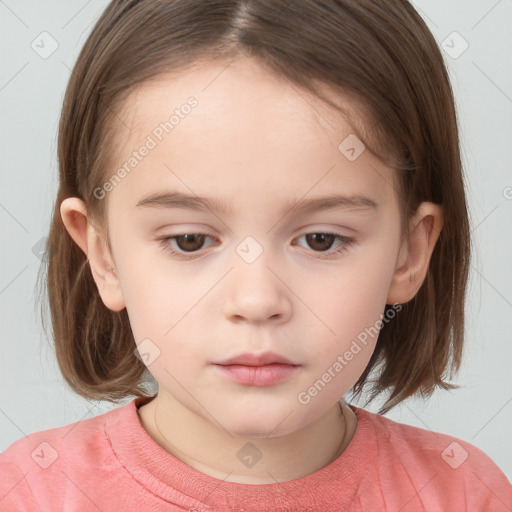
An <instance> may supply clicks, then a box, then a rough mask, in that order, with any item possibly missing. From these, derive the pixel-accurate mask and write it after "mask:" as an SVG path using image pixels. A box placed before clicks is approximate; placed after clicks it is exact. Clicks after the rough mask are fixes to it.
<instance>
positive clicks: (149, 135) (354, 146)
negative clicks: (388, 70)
mask: <svg viewBox="0 0 512 512" xmlns="http://www.w3.org/2000/svg"><path fill="white" fill-rule="evenodd" d="M336 101H337V102H338V103H340V104H341V105H342V107H343V109H344V110H345V111H348V112H349V113H350V114H352V115H353V117H354V119H357V118H359V119H362V117H361V116H360V115H359V111H358V109H357V107H356V105H355V104H354V103H352V102H351V101H350V100H349V99H348V98H347V97H337V98H336ZM191 105H193V106H191ZM117 115H118V117H119V118H120V120H121V121H122V123H123V126H122V127H120V129H119V130H118V132H117V133H118V142H119V144H118V151H117V153H118V154H117V165H119V166H121V165H122V164H123V163H124V162H127V160H128V159H129V158H130V155H132V154H133V152H134V151H136V150H137V148H140V147H141V146H142V145H145V144H146V142H147V141H149V140H151V146H152V148H151V151H149V152H148V153H149V154H148V155H147V156H145V157H144V158H143V159H142V160H141V161H140V162H139V163H137V167H136V169H135V171H136V172H131V173H130V176H129V180H128V179H127V180H126V181H130V182H131V186H126V187H124V185H123V188H126V189H127V192H133V195H134V197H133V200H135V195H137V194H138V195H139V196H140V193H141V192H142V191H146V192H149V191H153V192H154V191H156V190H157V189H159V188H162V187H163V186H164V185H171V182H172V181H174V182H176V180H177V178H179V177H180V176H181V177H182V178H183V179H184V180H185V181H186V182H185V183H181V185H180V184H179V183H177V184H178V185H179V186H183V185H185V186H186V185H187V184H188V185H189V188H190V187H192V188H193V190H194V191H197V193H199V191H201V192H203V191H205V190H206V189H208V188H211V187H212V186H219V185H222V186H221V187H220V188H219V190H220V189H222V190H223V191H224V193H225V198H226V199H228V200H229V199H230V197H231V198H233V196H236V195H237V193H238V195H240V193H242V190H251V191H252V192H253V193H255V192H256V191H257V190H260V189H261V187H262V186H263V188H266V189H267V190H268V189H269V188H272V189H274V190H277V189H279V190H280V191H282V192H283V193H285V192H286V193H289V195H294V194H295V195H296V196H302V195H303V194H304V193H306V192H307V189H308V188H310V189H311V188H313V187H315V188H317V189H319V191H320V189H322V188H323V189H324V190H323V191H324V192H327V191H328V190H327V189H329V188H332V187H334V188H336V187H339V186H340V185H343V188H344V189H345V190H344V191H346V192H347V193H354V194H357V193H359V192H361V190H357V189H358V188H359V189H361V188H364V189H366V192H372V191H373V193H375V194H376V195H378V196H382V195H383V194H384V195H387V196H390V197H391V196H392V195H393V192H394V190H396V187H395V186H393V182H394V176H393V175H392V171H391V170H390V169H388V168H387V167H385V166H384V164H382V163H381V162H380V161H379V160H378V159H377V158H376V157H374V156H373V155H372V154H371V153H370V152H369V151H366V150H364V149H365V148H364V145H363V144H362V143H361V142H360V141H359V140H358V139H357V138H356V136H355V135H354V134H353V129H352V127H351V126H350V124H349V123H348V122H347V121H346V120H345V119H344V117H343V116H342V115H341V113H340V112H339V111H338V110H336V109H334V108H333V107H331V106H329V105H327V104H326V103H324V102H323V101H322V100H321V99H319V98H317V97H316V96H314V95H313V94H312V93H310V92H307V91H304V90H303V89H300V88H298V87H297V86H296V85H294V84H292V83H290V82H289V81H287V80H285V79H283V78H281V77H278V76H277V75H275V74H273V73H271V72H269V71H268V70H267V69H265V68H263V67H262V66H261V65H260V64H258V63H257V62H256V61H253V60H251V59H247V58H240V59H236V60H234V61H226V62H223V61H220V62H201V63H199V62H198V63H196V65H194V66H193V67H191V68H188V69H186V70H184V71H181V72H178V73H173V74H163V75H159V76H157V77H156V78H155V79H153V80H152V81H150V82H147V83H144V84H143V85H142V86H139V87H138V88H137V89H136V90H134V91H133V92H132V94H131V95H130V96H129V97H128V98H127V100H126V101H125V102H124V104H123V107H122V108H121V109H120V110H119V111H118V112H117ZM354 150H355V151H354ZM347 151H348V153H347ZM360 151H362V153H361V156H359V157H358V158H355V159H354V158H353V157H354V152H355V153H356V154H355V156H356V157H357V154H358V153H359V152H360ZM113 170H115V169H112V170H110V172H112V171H113ZM333 170H334V172H331V171H333ZM170 171H171V172H170ZM171 175H172V176H171ZM171 178H172V179H171ZM182 181H183V180H182ZM175 184H176V183H175ZM383 185H384V186H383ZM200 189H202V190H200ZM189 192H190V190H189ZM116 193H117V190H116Z"/></svg>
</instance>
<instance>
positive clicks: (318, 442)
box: [139, 393, 357, 484]
mask: <svg viewBox="0 0 512 512" xmlns="http://www.w3.org/2000/svg"><path fill="white" fill-rule="evenodd" d="M340 405H341V404H336V405H335V406H334V407H332V408H331V409H329V410H328V411H327V412H326V413H325V414H324V415H323V416H321V417H320V418H319V419H318V420H316V421H314V422H313V423H311V424H309V425H307V426H306V427H304V428H302V429H300V430H298V431H295V432H292V433H290V434H288V435H285V436H280V437H259V438H257V439H252V438H241V437H234V436H231V435H230V434H229V433H228V432H227V431H225V430H224V429H222V428H219V426H218V425H217V424H215V423H214V422H210V421H207V420H206V419H205V418H203V417H200V416H198V415H196V414H195V413H193V412H192V411H190V410H189V409H186V408H184V407H183V406H182V405H181V403H179V402H178V401H176V400H175V399H174V398H173V397H172V396H170V395H163V394H161V393H159V394H158V395H157V396H156V397H155V398H154V399H153V400H151V401H150V402H149V403H148V404H146V405H143V406H141V407H140V408H139V417H140V420H141V423H142V426H143V427H144V428H145V430H146V431H147V432H148V433H149V435H150V436H151V437H152V438H153V439H154V440H155V441H156V442H157V443H158V444H159V445H160V446H161V447H162V448H164V449H165V450H167V451H168V452H169V453H171V454H172V455H174V456H175V457H176V458H178V459H180V460H181V461H182V462H184V463H185V464H187V465H188V466H190V467H192V468H194V469H196V470H198V471H201V472H202V473H205V474H207V475H209V476H212V477H215V478H218V479H221V480H224V481H230V482H237V483H248V484H267V483H276V482H286V481H289V480H296V479H298V478H303V477H304V476H307V475H309V474H311V473H314V472H315V471H319V470H320V469H322V468H323V467H325V466H327V465H329V464H331V463H332V462H333V461H334V460H336V459H337V458H338V457H339V456H340V455H341V454H342V453H343V452H344V451H345V449H346V447H347V446H348V444H349V443H350V440H351V439H352V437H353V435H354V433H355V427H356V423H357V420H356V417H355V415H354V413H353V412H352V410H351V409H350V408H349V407H348V406H346V405H343V406H341V407H340Z"/></svg>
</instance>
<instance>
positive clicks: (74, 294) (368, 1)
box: [47, 0, 470, 412]
mask: <svg viewBox="0 0 512 512" xmlns="http://www.w3.org/2000/svg"><path fill="white" fill-rule="evenodd" d="M238 55H247V56H250V57H254V58H257V59H259V61H260V62H261V64H262V65H264V66H267V68H268V69H269V71H272V72H274V73H276V74H278V75H279V76H281V77H283V78H285V79H287V80H289V81H291V82H292V83H293V84H296V85H297V86H299V87H303V88H304V89H305V90H309V91H312V92H314V93H315V94H316V95H317V96H318V97H319V98H322V99H323V100H325V101H326V102H327V103H329V104H330V105H332V106H334V107H336V108H338V109H339V111H340V112H341V113H342V114H343V115H344V116H345V115H346V112H345V111H344V110H343V109H342V107H341V106H340V105H336V104H335V103H334V102H332V100H331V99H330V98H328V97H326V96H324V94H323V91H322V90H321V86H322V85H327V86H328V87H330V88H331V89H332V90H334V91H337V92H338V93H339V94H340V95H346V97H348V96H350V97H351V98H354V99H356V100H357V101H358V104H359V105H360V106H361V112H364V113H365V119H366V123H364V125H363V126H359V128H355V127H354V132H355V133H356V134H357V136H358V137H359V138H360V139H361V140H363V141H364V143H365V145H366V147H367V148H368V149H369V150H370V151H372V152H373V153H374V154H375V155H377V156H378V157H379V158H381V159H382V160H383V161H385V158H387V159H388V160H387V161H388V162H391V159H392V163H390V165H391V166H392V167H394V168H395V169H396V170H397V180H398V183H399V189H400V192H399V193H400V196H401V207H402V214H403V215H402V225H403V226H404V225H406V223H404V222H403V221H404V219H405V220H406V219H407V218H409V216H410V215H411V214H412V213H413V212H414V211H415V209H416V208H417V206H418V205H419V204H420V203H421V202H422V201H432V202H434V203H438V204H442V206H443V209H444V228H443V230H442V232H441V235H440V238H439V240H438V243H437V245H436V248H435V250H434V253H433V255H432V259H431V263H430V267H429V271H428V274H427V277H426V279H425V281H424V283H423V285H422V287H421V288H420V290H419V292H418V294H417V295H416V297H415V298H414V299H412V300H411V301H409V302H408V303H406V304H404V305H403V309H402V311H401V312H400V314H399V315H398V316H397V317H396V318H395V319H394V320H393V321H392V322H388V323H386V324H384V325H383V327H382V330H381V332H380V335H379V339H378V342H377V346H376V349H375V351H374V353H373V355H372V357H371V360H370V362H369V364H368V366H367V368H366V369H365V371H364V373H363V375H361V377H360V379H359V380H358V382H357V383H356V385H355V387H354V391H355V392H356V394H360V393H361V392H362V390H363V386H364V385H365V384H369V383H371V384H372V390H373V393H372V395H371V396H372V399H373V398H374V397H375V396H377V395H378V394H379V393H381V392H382V391H385V390H391V393H390V396H389V398H388V400H387V402H386V403H385V406H384V407H383V408H382V409H381V411H382V412H385V411H387V410H389V409H390V408H391V407H393V406H394V405H396V404H397V403H399V402H400V401H402V400H404V399H405V398H407V397H408V396H411V395H412V394H414V393H417V392H420V393H422V394H423V395H425V396H429V395H430V394H431V393H432V392H433V390H434V389H435V387H436V386H440V387H443V388H445V389H447V388H450V387H454V386H453V385H452V384H449V383H447V382H445V379H446V378H447V375H448V372H449V376H450V377H451V376H452V375H453V374H454V372H456V371H457V370H458V368H459V366H460V362H461V357H462V346H463V336H464V298H465V292H466V282H467V275H468V266H469V255H470V245H469V222H468V215H467V209H466V200H465V194H464V184H463V176H462V166H461V159H460V149H459V141H458V127H457V118H456V111H455V106H454V99H453V93H452V89H451V85H450V81H449V78H448V74H447V71H446V67H445V63H444V61H443V57H442V55H441V52H440V50H439V48H438V46H437V44H436V41H435V39H434V37H433V35H432V34H431V32H430V31H429V29H428V28H427V26H426V24H425V23H424V21H423V20H422V18H421V17H420V16H419V15H418V13H417V12H416V11H415V10H414V8H413V7H412V6H411V4H410V3H409V2H408V1H407V0H394V1H389V2H381V1H380V0H357V1H355V0H294V1H293V2H289V1H288V2H285V1H279V0H208V1H207V2H205V1H204V0H113V1H112V2H111V3H110V4H109V5H108V7H107V8H106V10H105V11H104V13H103V14H102V16H101V17H100V18H99V20H98V21H97V23H96V25H95V26H94V28H93V30H92V33H91V34H90V36H89V37H88V39H87V41H86V43H85V45H84V47H83V49H82V51H81V53H80V55H79V57H78V60H77V62H76V64H75V66H74V69H73V72H72V76H71V78H70V80H69V84H68V87H67V91H66V95H65V99H64V105H63V109H62V115H61V119H60V126H59V139H58V158H59V168H60V186H59V191H58V196H57V200H56V205H55V211H54V214H53V220H52V225H51V229H50V235H49V241H48V262H49V264H48V277H47V289H48V295H49V305H50V310H51V319H52V325H53V336H54V339H55V344H56V352H57V358H58V362H59V365H60V368H61V371H62V373H63V375H64V377H65V379H66V381H67V382H68V383H69V384H70V385H71V387H72V388H73V389H74V390H75V391H76V392H77V393H79V394H80V395H82V396H84V397H87V398H94V399H107V400H112V401H114V400H116V399H119V398H123V397H126V396H129V395H134V396H142V395H144V394H147V393H146V392H145V387H144V383H145V378H144V372H145V366H144V365H143V364H142V362H141V361H140V360H139V359H138V358H137V357H136V356H135V355H134V348H135V342H134V339H133V335H132V332H131V329H130V324H129V320H128V315H127V313H126V310H123V311H121V312H113V311H110V310H109V309H107V308H106V307H105V306H104V304H103V302H102V301H101V298H100V296H99V293H98V291H97V288H96V285H95V283H94V281H93V278H92V275H91V271H90V268H89V265H88V261H87V258H86V256H85V255H84V254H83V252H82V251H81V250H80V249H79V248H78V247H77V246H76V245H75V244H74V242H73V241H72V239H71V237H70V236H69V235H68V234H67V232H66V230H65V227H64V225H63V223H62V220H61V217H60V213H59V207H60V204H61V202H62V201H63V200H64V199H65V198H67V197H79V198H81V199H83V200H84V201H85V202H86V204H87V206H88V209H89V211H90V212H91V213H92V214H93V215H94V217H95V218H96V219H99V220H98V222H99V223H101V219H102V214H103V210H102V209H103V208H104V203H105V201H103V202H102V201H100V200H98V199H97V198H96V197H95V196H94V193H93V191H94V189H95V188H96V187H98V186H101V183H102V182H103V181H104V178H105V176H106V174H107V170H108V169H109V168H111V167H109V166H111V164H112V162H113V161H114V160H113V158H114V157H113V154H114V153H115V151H114V149H115V140H116V134H118V133H119V132H120V130H123V129H125V128H123V126H122V124H121V122H120V120H119V117H118V115H117V113H119V112H120V111H121V109H122V106H123V102H124V100H125V99H126V98H127V97H128V95H129V94H130V93H131V92H133V90H134V88H135V87H136V86H139V85H141V84H143V83H144V82H145V81H147V80H150V79H152V78H155V77H157V76H158V75H160V74H162V73H165V72H178V71H182V70H185V69H186V68H187V67H188V66H191V65H194V63H197V62H199V61H200V60H202V59H210V60H213V59H223V60H226V59H229V58H234V57H236V56H238ZM347 117H350V116H347ZM351 122H354V123H355V121H354V120H351ZM352 126H354V125H352ZM389 307H390V306H387V308H389ZM376 369H378V370H379V372H378V375H377V376H376V377H375V378H374V379H373V380H372V381H370V376H371V375H373V373H372V370H376Z"/></svg>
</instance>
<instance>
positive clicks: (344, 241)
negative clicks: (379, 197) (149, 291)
mask: <svg viewBox="0 0 512 512" xmlns="http://www.w3.org/2000/svg"><path fill="white" fill-rule="evenodd" d="M185 235H196V236H204V237H206V238H209V239H210V240H215V237H212V236H210V235H208V234H206V233H182V234H179V235H173V236H168V237H164V238H159V239H158V242H159V243H160V245H161V246H162V247H163V248H164V249H165V250H166V251H167V252H169V253H170V254H171V255H172V256H173V257H177V258H178V259H183V260H190V259H195V258H198V257H200V256H202V254H200V253H201V250H202V249H199V250H197V251H190V252H187V251H181V250H177V249H175V248H174V247H173V245H172V242H173V241H175V240H176V239H177V238H178V237H180V236H185ZM307 235H327V236H334V237H335V241H334V243H336V241H338V242H340V245H339V247H338V248H337V249H335V250H331V249H327V250H326V251H315V250H313V249H311V251H312V252H314V253H317V254H319V255H321V256H320V257H321V258H322V259H331V258H335V257H337V256H339V255H341V254H343V253H344V252H345V251H347V250H348V248H349V247H350V246H352V245H353V244H354V243H355V240H354V239H353V238H350V237H346V236H343V235H340V234H339V233H333V232H329V231H313V232H311V233H306V234H304V235H301V236H300V237H298V238H296V239H295V240H299V239H301V238H303V237H306V236H307ZM210 245H211V244H210ZM294 245H297V244H294Z"/></svg>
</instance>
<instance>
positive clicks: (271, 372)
mask: <svg viewBox="0 0 512 512" xmlns="http://www.w3.org/2000/svg"><path fill="white" fill-rule="evenodd" d="M214 368H215V369H216V370H217V371H219V372H220V373H222V375H224V376H225V377H227V378H228V379H230V380H233V381H235V382H237V383H238V384H243V385H245V386H274V385H275V384H279V383H280V382H283V381H284V380H287V379H289V378H290V377H291V376H292V375H293V374H294V373H295V372H296V371H297V370H298V368H299V367H298V366H297V365H291V364H282V363H273V364H265V365H262V366H246V365H243V364H224V365H223V364H215V365H214Z"/></svg>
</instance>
